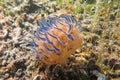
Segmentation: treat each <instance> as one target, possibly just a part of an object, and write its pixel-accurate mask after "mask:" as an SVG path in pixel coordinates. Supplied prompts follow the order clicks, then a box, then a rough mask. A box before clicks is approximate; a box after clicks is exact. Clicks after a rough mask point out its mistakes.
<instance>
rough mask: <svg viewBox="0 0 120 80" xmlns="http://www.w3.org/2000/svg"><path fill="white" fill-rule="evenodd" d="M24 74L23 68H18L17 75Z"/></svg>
mask: <svg viewBox="0 0 120 80" xmlns="http://www.w3.org/2000/svg"><path fill="white" fill-rule="evenodd" d="M22 75H23V72H22V69H18V70H17V72H16V76H18V77H21V76H22Z"/></svg>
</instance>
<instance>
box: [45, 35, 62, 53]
mask: <svg viewBox="0 0 120 80" xmlns="http://www.w3.org/2000/svg"><path fill="white" fill-rule="evenodd" d="M45 36H46V39H47V41H48V43H49V44H51V45H52V46H53V47H54V48H55V50H57V51H59V50H60V49H59V48H57V47H56V46H55V45H54V44H53V42H51V41H50V40H49V39H48V36H47V34H45Z"/></svg>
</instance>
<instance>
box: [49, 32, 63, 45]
mask: <svg viewBox="0 0 120 80" xmlns="http://www.w3.org/2000/svg"><path fill="white" fill-rule="evenodd" d="M47 34H48V35H50V36H51V37H53V38H55V39H56V40H57V41H58V42H59V43H60V44H62V42H61V41H60V40H58V38H57V37H56V36H54V35H52V34H50V33H49V32H47Z"/></svg>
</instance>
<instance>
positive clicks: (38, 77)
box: [33, 75, 42, 80]
mask: <svg viewBox="0 0 120 80" xmlns="http://www.w3.org/2000/svg"><path fill="white" fill-rule="evenodd" d="M33 80H42V77H41V76H40V75H37V76H35V77H34V78H33Z"/></svg>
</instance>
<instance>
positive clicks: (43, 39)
mask: <svg viewBox="0 0 120 80" xmlns="http://www.w3.org/2000/svg"><path fill="white" fill-rule="evenodd" d="M34 36H35V37H36V38H37V39H38V40H42V41H46V38H42V37H40V35H38V34H37V33H36V32H35V33H34Z"/></svg>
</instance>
